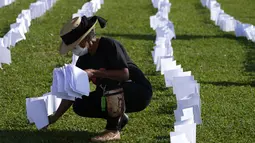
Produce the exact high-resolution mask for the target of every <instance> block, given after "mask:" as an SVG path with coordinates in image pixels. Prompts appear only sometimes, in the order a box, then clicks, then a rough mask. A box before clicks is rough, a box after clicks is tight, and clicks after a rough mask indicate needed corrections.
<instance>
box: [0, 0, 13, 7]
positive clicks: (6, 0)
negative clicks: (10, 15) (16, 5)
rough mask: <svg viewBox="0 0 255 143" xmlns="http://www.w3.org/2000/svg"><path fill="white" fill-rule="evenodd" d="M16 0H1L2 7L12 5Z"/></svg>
mask: <svg viewBox="0 0 255 143" xmlns="http://www.w3.org/2000/svg"><path fill="white" fill-rule="evenodd" d="M14 1H15V0H0V8H1V7H4V6H7V5H10V4H11V3H13V2H14Z"/></svg>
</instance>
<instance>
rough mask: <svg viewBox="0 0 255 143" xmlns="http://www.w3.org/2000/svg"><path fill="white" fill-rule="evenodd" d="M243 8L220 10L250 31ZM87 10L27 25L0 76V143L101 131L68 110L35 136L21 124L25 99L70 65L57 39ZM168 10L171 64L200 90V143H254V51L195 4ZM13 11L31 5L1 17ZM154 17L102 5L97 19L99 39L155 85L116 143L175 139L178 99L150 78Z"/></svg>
mask: <svg viewBox="0 0 255 143" xmlns="http://www.w3.org/2000/svg"><path fill="white" fill-rule="evenodd" d="M18 1H22V0H17V2H18ZM23 1H24V0H23ZM30 1H31V2H32V0H30ZM223 1H224V2H223ZM244 1H250V3H248V2H247V3H246V2H243V3H242V5H243V6H244V7H246V8H247V9H245V10H244V9H243V8H239V9H236V7H239V3H238V0H232V1H231V6H232V8H227V7H228V3H230V2H229V1H227V0H221V1H220V2H221V3H222V6H224V7H223V8H226V12H227V13H228V14H230V15H232V16H234V17H237V16H239V15H242V16H240V17H243V19H241V18H240V20H241V21H242V22H248V23H252V21H255V18H252V17H249V18H245V16H247V17H248V16H251V13H254V11H255V9H253V7H252V6H251V3H252V4H253V5H254V4H255V2H251V0H244ZM26 2H27V3H29V2H28V0H27V1H26ZM85 2H86V0H77V1H74V0H58V2H57V3H56V4H55V6H54V7H53V8H52V9H51V10H50V11H48V12H47V13H46V14H45V15H44V16H43V17H41V18H38V19H36V20H34V21H32V25H31V27H30V32H28V33H27V34H26V37H27V40H25V41H21V42H20V43H18V44H17V46H16V47H15V48H13V49H12V50H11V51H12V64H11V65H10V66H8V65H4V66H3V68H4V69H3V70H0V109H1V110H0V115H1V116H0V143H16V142H17V143H19V142H25V143H30V142H31V143H37V142H47V143H62V142H68V143H69V142H75V143H80V142H83V143H86V142H88V141H87V140H88V139H89V138H90V137H91V136H92V135H95V134H96V133H97V132H99V131H101V130H102V129H103V128H104V126H105V121H104V120H100V119H89V118H81V117H79V116H77V115H75V114H74V113H73V112H72V109H70V110H69V111H68V112H67V113H66V114H64V116H63V117H62V118H61V119H60V120H59V121H57V122H56V123H55V124H54V125H52V126H50V127H49V128H48V130H47V131H37V129H36V128H35V126H31V125H27V122H26V112H25V98H26V97H36V96H41V95H42V94H43V93H46V92H49V90H50V86H51V83H52V71H53V69H54V68H55V67H59V66H63V65H64V64H65V63H70V62H71V54H70V55H69V56H65V57H62V56H60V55H59V54H58V51H57V49H58V47H59V43H60V38H59V31H60V29H61V27H62V25H63V23H65V22H66V21H67V20H68V19H70V18H71V16H72V14H73V13H75V12H76V11H77V9H78V8H81V6H82V5H83V4H84V3H85ZM171 3H172V9H171V13H170V15H169V17H170V19H171V20H172V21H173V23H174V25H175V31H176V34H177V39H176V40H173V41H172V45H173V49H174V56H175V59H176V60H177V63H178V64H181V65H182V67H183V68H184V69H185V70H186V71H188V70H191V71H192V74H193V75H194V76H195V78H196V79H197V80H198V82H199V83H200V84H201V91H200V92H201V100H202V118H203V124H202V125H198V126H197V142H198V143H215V142H217V143H234V142H238V143H245V142H253V140H254V138H255V132H254V131H255V130H254V128H253V127H254V126H255V123H254V122H253V119H254V118H253V117H254V116H255V113H254V112H255V111H254V109H253V107H254V105H255V99H254V94H253V93H254V91H255V90H254V88H253V87H254V85H255V84H254V71H255V63H254V61H255V57H254V55H255V49H254V44H253V43H251V42H249V41H247V40H246V39H245V38H236V37H235V36H234V34H233V33H225V32H222V31H221V30H220V29H219V27H217V26H214V24H213V22H212V21H210V15H209V10H208V9H206V8H203V7H202V6H201V3H200V1H199V0H189V1H187V0H171ZM23 4H24V5H23ZM12 6H13V7H17V8H15V9H20V10H21V9H27V8H28V4H25V3H22V4H20V5H15V4H13V5H10V6H8V7H5V8H3V9H6V11H8V10H9V11H11V10H10V9H9V7H12ZM239 10H240V11H239ZM228 11H229V12H228ZM244 11H248V13H249V15H248V14H247V13H245V12H244ZM19 13H20V11H18V12H15V14H13V15H12V17H14V18H13V19H14V20H13V21H9V22H8V23H7V24H4V25H0V27H1V29H0V34H1V33H5V32H7V31H6V30H5V29H6V27H8V24H11V23H13V22H15V17H17V15H18V14H19ZM155 13H156V9H154V8H153V7H152V3H151V1H150V0H147V1H146V0H129V1H126V0H118V1H116V0H105V4H104V5H102V8H101V9H100V10H99V11H98V13H97V15H100V16H102V17H104V18H106V19H107V20H108V26H107V27H106V29H100V28H99V26H98V28H97V29H96V31H97V34H98V35H99V36H102V35H103V36H111V37H113V38H116V39H117V40H119V41H120V42H121V43H122V44H123V45H124V46H125V47H126V49H127V51H128V53H129V54H130V56H131V58H132V59H133V60H134V62H135V63H137V65H138V66H139V67H140V68H141V69H142V70H143V71H144V73H145V74H146V76H147V77H148V79H149V80H150V81H151V83H152V85H153V91H154V95H153V100H152V102H151V104H150V106H149V107H148V108H146V110H144V111H142V112H139V113H132V114H129V116H130V118H131V120H130V123H129V125H128V126H127V127H125V130H124V131H123V133H122V140H121V141H119V142H132V143H137V142H141V143H147V142H152V143H154V142H169V141H170V140H169V132H170V131H174V129H173V125H174V121H175V120H174V114H173V110H174V109H175V106H176V101H175V96H174V95H173V94H172V89H171V88H165V84H164V77H163V76H161V75H160V74H159V72H155V66H154V65H153V62H152V59H151V53H150V52H151V50H152V49H153V45H154V44H153V42H154V39H155V31H153V30H152V29H151V28H150V26H149V17H150V16H151V15H154V14H155ZM240 13H242V14H240ZM244 13H245V14H244ZM0 15H1V16H0V18H1V21H4V22H5V21H6V19H9V17H8V16H9V15H5V14H3V15H2V13H1V9H0ZM245 19H246V20H247V21H244V20H245ZM252 24H255V23H252Z"/></svg>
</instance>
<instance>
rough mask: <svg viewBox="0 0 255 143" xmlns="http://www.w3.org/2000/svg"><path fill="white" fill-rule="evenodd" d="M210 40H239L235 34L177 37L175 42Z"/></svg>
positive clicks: (185, 35)
mask: <svg viewBox="0 0 255 143" xmlns="http://www.w3.org/2000/svg"><path fill="white" fill-rule="evenodd" d="M210 38H225V39H234V40H236V39H237V38H236V37H235V35H233V34H229V33H226V34H224V35H187V34H184V35H176V39H173V40H194V39H210Z"/></svg>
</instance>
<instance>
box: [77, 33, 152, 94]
mask: <svg viewBox="0 0 255 143" xmlns="http://www.w3.org/2000/svg"><path fill="white" fill-rule="evenodd" d="M76 66H77V67H79V68H81V69H83V70H85V69H96V70H99V69H106V70H115V69H123V68H128V69H129V79H130V80H132V81H133V82H135V83H138V84H141V85H143V86H145V87H146V88H148V89H150V90H151V84H150V83H149V81H148V80H147V79H146V78H145V76H144V74H143V72H142V71H141V70H140V69H139V68H138V67H137V65H135V64H134V62H133V61H132V60H131V59H130V57H129V56H128V54H127V52H126V50H125V48H124V47H123V46H122V44H121V43H120V42H118V41H117V40H114V39H112V38H108V37H101V39H100V41H99V44H98V48H97V51H96V53H95V54H94V55H90V54H89V53H88V54H86V55H83V56H81V57H79V59H78V61H77V63H76ZM97 81H98V79H97ZM112 82H113V83H117V81H112Z"/></svg>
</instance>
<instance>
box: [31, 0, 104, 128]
mask: <svg viewBox="0 0 255 143" xmlns="http://www.w3.org/2000/svg"><path fill="white" fill-rule="evenodd" d="M103 3H104V1H103V0H92V1H90V2H86V3H85V4H84V5H83V6H82V9H79V10H78V12H77V13H75V14H73V17H76V16H83V15H86V16H87V17H89V16H93V14H94V13H95V12H97V10H99V9H100V8H101V4H103ZM90 12H91V13H90ZM88 14H89V15H88ZM76 60H77V57H73V62H72V63H71V64H66V65H65V66H63V67H60V68H55V69H54V70H53V81H52V86H51V92H49V93H46V94H44V95H43V96H41V97H33V98H26V111H27V118H28V120H29V122H30V123H35V125H36V127H37V129H38V130H40V129H42V128H43V127H45V126H47V125H48V124H49V120H48V116H50V115H52V114H54V112H55V111H56V110H57V109H58V107H59V105H60V103H61V100H62V99H66V100H70V101H74V100H75V98H82V96H89V93H90V84H89V78H88V75H87V73H86V72H85V71H83V70H81V69H80V68H78V67H76V66H75V63H76Z"/></svg>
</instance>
